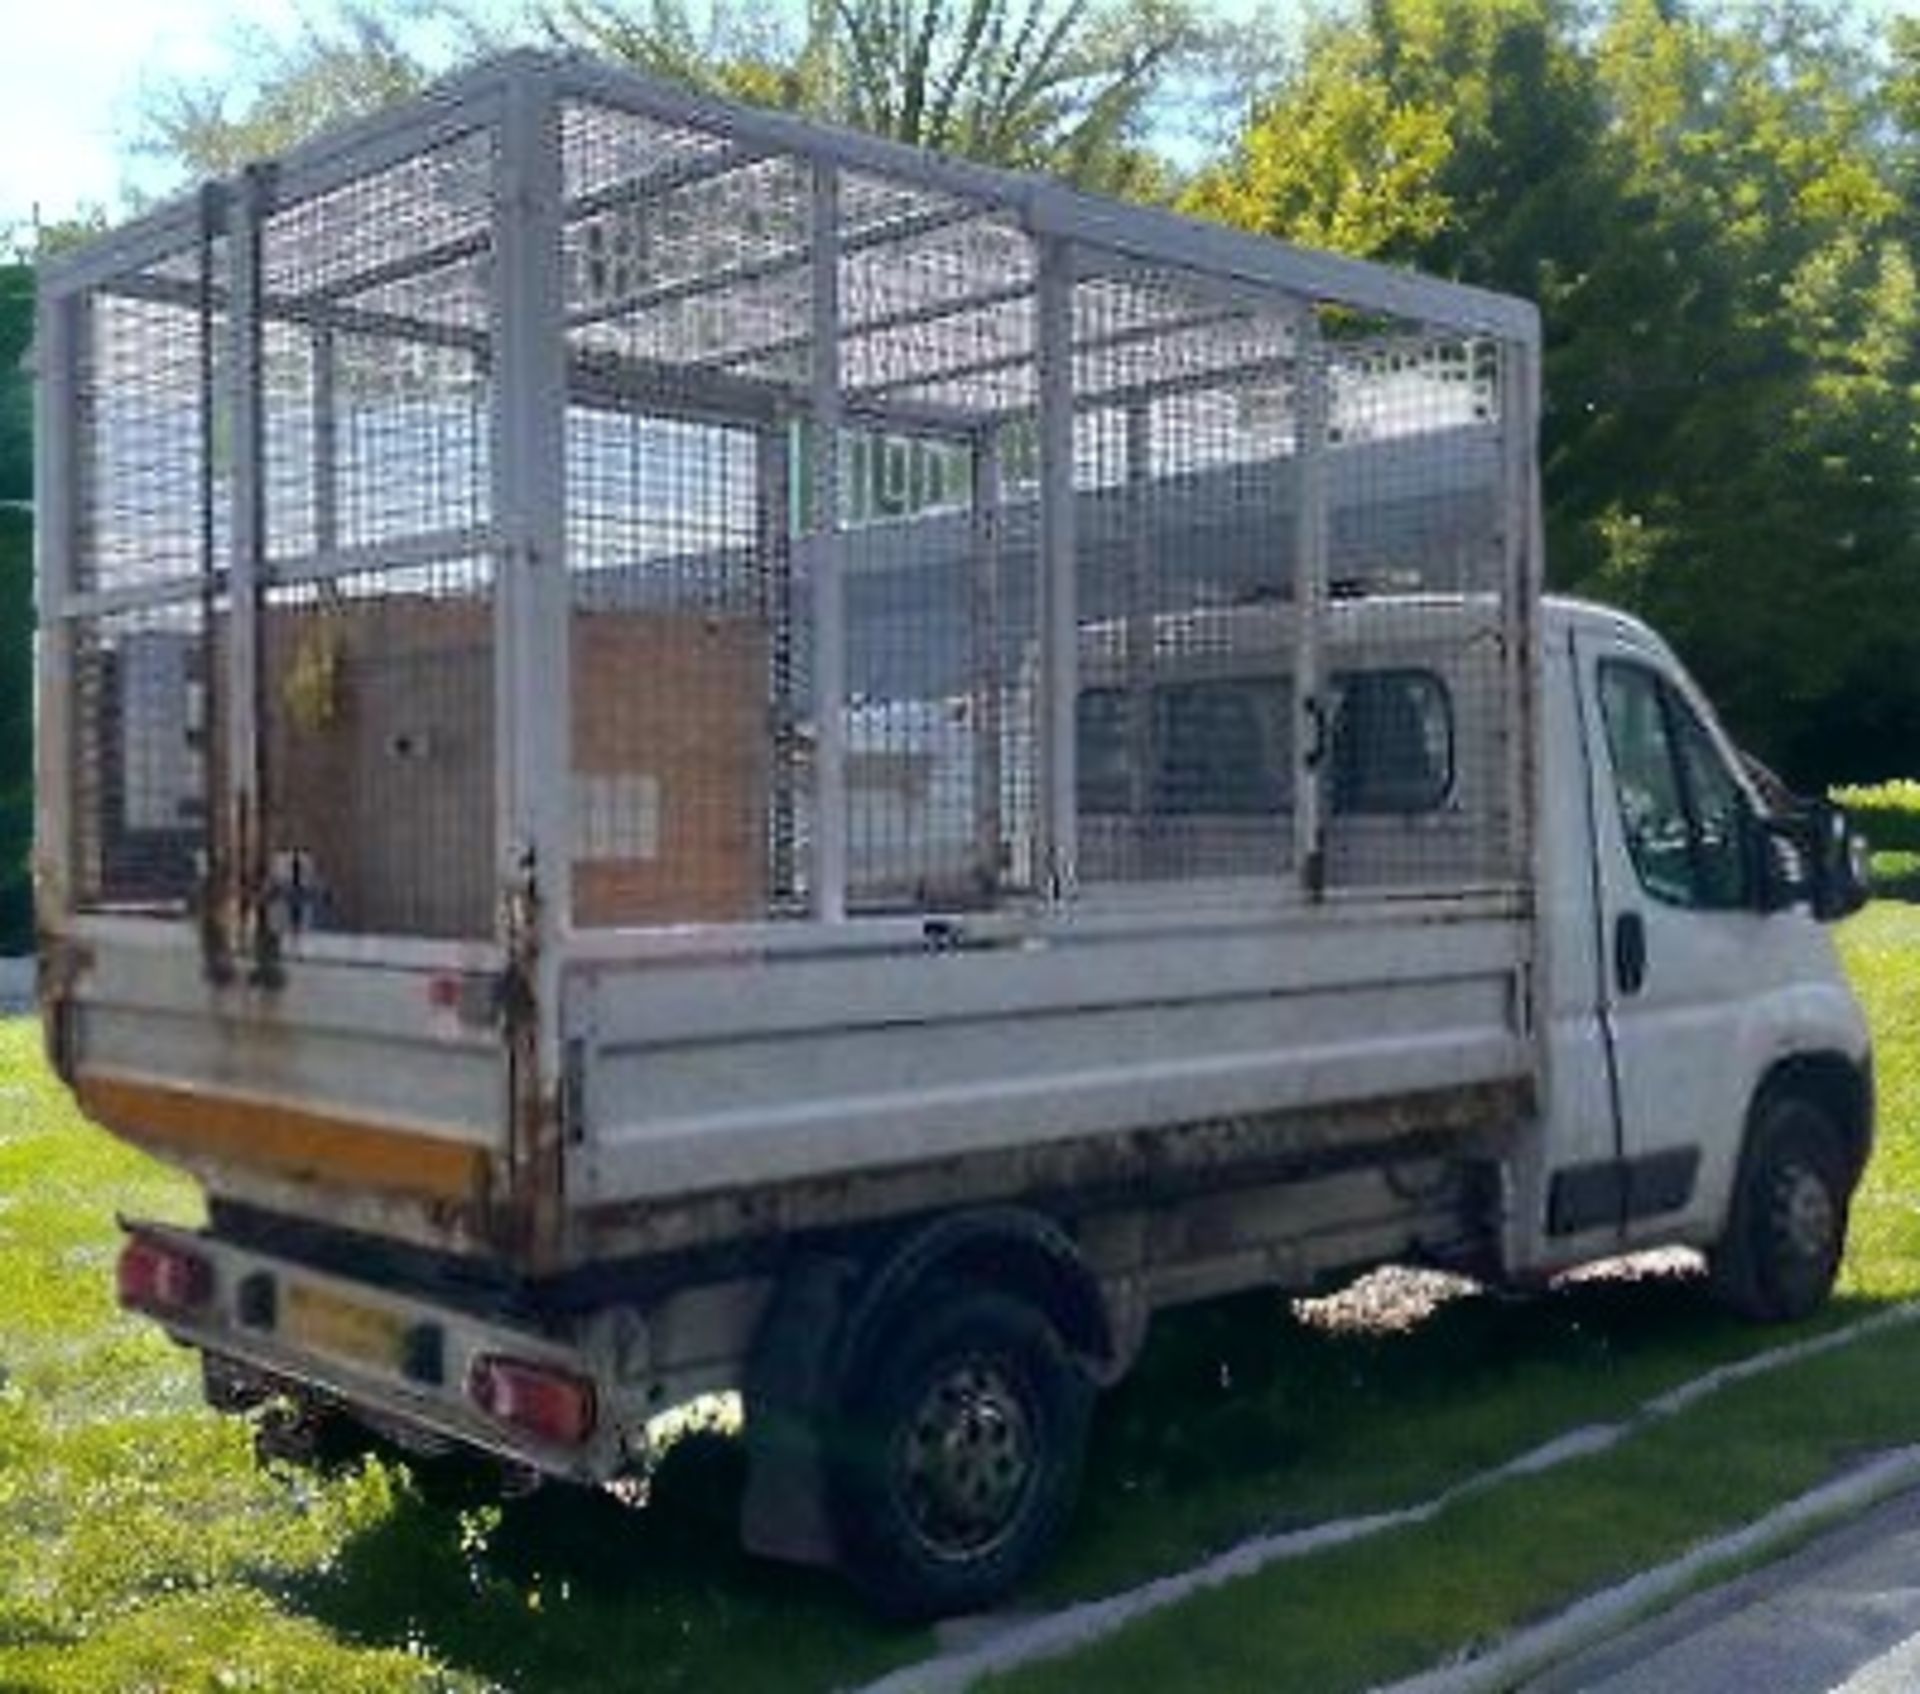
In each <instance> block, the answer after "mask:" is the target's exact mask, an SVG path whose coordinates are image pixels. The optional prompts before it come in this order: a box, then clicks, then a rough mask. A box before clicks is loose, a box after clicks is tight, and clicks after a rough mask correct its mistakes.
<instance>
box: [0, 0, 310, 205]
mask: <svg viewBox="0 0 1920 1694" xmlns="http://www.w3.org/2000/svg"><path fill="white" fill-rule="evenodd" d="M8 10H9V12H10V14H11V15H10V16H9V17H8V19H7V26H6V51H5V53H4V54H0V228H5V227H7V226H17V225H19V224H21V223H25V222H27V221H29V220H30V218H31V216H32V213H33V209H34V207H35V205H36V203H37V204H38V206H39V208H40V213H41V216H42V217H44V218H47V219H50V220H51V219H57V218H61V217H65V216H69V215H71V214H72V213H73V212H74V211H76V210H77V209H79V208H80V207H82V206H85V205H88V204H100V205H105V206H107V207H108V208H109V209H112V210H116V211H117V209H118V208H119V205H120V201H121V188H122V185H123V183H125V182H126V181H127V179H128V175H129V170H128V163H127V160H126V158H125V156H124V154H125V143H126V141H127V139H128V137H129V134H130V132H131V130H132V128H133V127H134V117H135V113H136V110H137V106H138V97H139V89H140V86H141V82H142V79H143V78H145V77H150V76H162V77H171V76H182V75H184V76H205V75H211V74H214V73H216V72H220V71H222V70H223V69H225V68H226V67H227V66H228V64H229V62H230V59H229V55H230V52H231V49H232V45H233V43H232V38H231V26H232V24H233V22H234V21H235V20H248V19H251V20H254V21H257V22H261V23H267V24H272V23H274V22H276V21H278V20H280V19H283V18H285V17H287V16H288V15H289V13H290V12H291V7H290V6H288V5H287V4H286V3H285V0H14V4H13V5H12V6H10V7H9V8H8ZM146 174H147V175H148V176H151V174H152V172H151V167H148V168H147V172H146Z"/></svg>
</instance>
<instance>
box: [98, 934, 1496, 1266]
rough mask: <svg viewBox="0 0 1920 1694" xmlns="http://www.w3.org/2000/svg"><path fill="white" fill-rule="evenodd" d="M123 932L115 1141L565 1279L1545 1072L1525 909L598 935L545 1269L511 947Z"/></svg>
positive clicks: (1260, 1146) (1236, 1153)
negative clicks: (610, 1265)
mask: <svg viewBox="0 0 1920 1694" xmlns="http://www.w3.org/2000/svg"><path fill="white" fill-rule="evenodd" d="M89 934H90V937H91V938H90V939H89V940H88V942H87V943H86V958H87V964H86V967H85V968H84V969H83V970H81V971H80V972H79V974H78V975H77V977H76V978H75V980H74V982H73V984H72V988H71V993H72V999H71V1002H70V1003H69V1009H68V1010H67V1011H66V1012H65V1013H64V1014H63V1015H62V1018H61V1020H60V1027H61V1028H62V1030H63V1031H64V1035H63V1037H62V1039H63V1041H64V1043H65V1046H66V1052H65V1054H64V1056H63V1062H64V1063H65V1064H67V1065H68V1066H69V1067H70V1071H71V1074H72V1075H74V1077H75V1078H76V1080H77V1083H78V1089H79V1093H80V1097H81V1099H82V1102H83V1103H84V1104H85V1106H86V1107H87V1109H88V1110H89V1111H90V1112H91V1113H92V1114H93V1115H95V1116H96V1117H98V1118H99V1119H100V1120H101V1121H103V1122H105V1123H107V1124H108V1125H109V1126H110V1127H112V1128H114V1129H116V1130H118V1131H120V1132H121V1133H124V1134H126V1135H128V1136H129V1137H131V1138H132V1139H135V1140H138V1141H140V1142H142V1143H144V1144H146V1145H148V1146H149V1147H151V1148H152V1149H153V1150H154V1151H156V1152H157V1153H159V1154H160V1155H161V1156H162V1157H166V1158H170V1159H173V1160H176V1161H177V1162H179V1163H181V1164H182V1165H184V1166H186V1167H187V1168H189V1169H191V1170H193V1171H194V1172H195V1174H196V1175H198V1176H199V1178H200V1179H201V1180H202V1181H203V1182H204V1183H205V1184H206V1186H207V1188H208V1189H209V1191H210V1193H211V1194H212V1195H214V1196H215V1197H216V1198H226V1199H232V1200H237V1201H241V1202H244V1203H247V1204H249V1205H252V1206H256V1207H261V1208H264V1209H266V1210H269V1211H274V1212H280V1213H284V1214H287V1215H290V1216H294V1217H301V1218H306V1219H310V1220H312V1221H314V1222H317V1223H323V1224H327V1225H331V1226H335V1227H339V1228H343V1229H355V1230H366V1231H372V1232H374V1233H380V1234H387V1235H393V1236H397V1237H399V1238H402V1239H406V1240H411V1241H413V1242H416V1243H418V1244H421V1245H425V1246H431V1247H435V1248H439V1249H442V1250H445V1251H450V1252H457V1253H469V1254H480V1255H485V1256H500V1257H505V1258H507V1259H510V1260H512V1259H517V1258H521V1257H523V1256H524V1257H525V1259H526V1264H525V1266H524V1268H526V1269H529V1270H537V1271H539V1272H541V1273H560V1272H564V1271H566V1270H569V1269H572V1268H577V1267H578V1266H580V1265H583V1264H588V1263H592V1262H594V1261H597V1260H600V1259H605V1258H608V1257H625V1256H630V1255H642V1254H656V1253H662V1252H673V1251H678V1250H682V1249H686V1248H690V1247H696V1246H712V1245H715V1244H723V1243H738V1242H742V1241H749V1240H754V1239H759V1238H764V1237H767V1236H769V1235H773V1234H776V1233H781V1232H790V1231H795V1230H804V1229H808V1228H820V1227H828V1226H832V1225H837V1224H845V1223H848V1222H854V1221H861V1220H870V1219H874V1218H879V1217H885V1216H889V1215H901V1214H908V1213H913V1212H919V1211H924V1210H927V1209H929V1208H932V1207H935V1206H940V1205H950V1204H954V1203H956V1202H959V1201H962V1200H970V1201H980V1200H988V1199H993V1198H1006V1197H1012V1196H1016V1195H1032V1194H1034V1193H1036V1192H1044V1193H1049V1194H1056V1195H1070V1196H1073V1206H1074V1208H1075V1209H1085V1208H1090V1207H1097V1206H1099V1205H1100V1204H1101V1203H1102V1201H1103V1199H1115V1198H1127V1199H1130V1200H1132V1201H1133V1202H1135V1203H1137V1202H1138V1201H1139V1200H1140V1199H1141V1198H1142V1197H1146V1196H1151V1195H1155V1194H1158V1193H1161V1192H1164V1193H1166V1194H1168V1195H1171V1194H1173V1193H1175V1192H1182V1191H1185V1192H1191V1191H1196V1190H1205V1189H1206V1188H1208V1187H1212V1186H1231V1185H1233V1184H1235V1183H1238V1182H1246V1181H1250V1180H1253V1179H1254V1178H1255V1177H1256V1176H1257V1175H1259V1174H1261V1173H1263V1172H1265V1173H1284V1172H1285V1171H1288V1170H1293V1169H1303V1170H1304V1169H1309V1168H1320V1167H1324V1166H1327V1165H1328V1164H1330V1163H1337V1162H1338V1161H1340V1160H1342V1159H1348V1158H1355V1157H1358V1156H1361V1155H1363V1154H1364V1155H1368V1156H1371V1155H1374V1154H1377V1153H1378V1152H1380V1151H1381V1150H1383V1149H1387V1148H1391V1147H1392V1146H1394V1145H1395V1144H1397V1143H1405V1144H1406V1145H1408V1146H1409V1147H1411V1146H1416V1145H1417V1146H1419V1147H1420V1148H1422V1149H1423V1150H1427V1151H1431V1150H1433V1149H1434V1148H1435V1147H1436V1146H1437V1145H1459V1144H1462V1143H1464V1142H1466V1141H1467V1140H1469V1139H1470V1138H1474V1137H1480V1138H1485V1137H1487V1136H1488V1135H1490V1134H1492V1133H1496V1132H1499V1131H1502V1130H1505V1129H1508V1128H1510V1127H1511V1126H1512V1124H1514V1123H1515V1122H1517V1121H1518V1120H1519V1119H1520V1118H1521V1117H1522V1116H1523V1115H1524V1112H1525V1110H1526V1106H1527V1102H1528V1101H1529V1100H1530V1098H1531V1088H1532V1081H1533V1076H1532V1064H1533V1048H1532V1045H1531V1044H1530V1042H1529V1041H1528V1039H1527V1036H1526V1032H1525V1030H1524V1028H1523V1027H1522V1016H1523V1013H1522V1008H1523V1007H1524V1004H1525V999H1524V994H1523V992H1522V983H1523V980H1524V978H1523V971H1524V966H1525V960H1526V948H1527V934H1528V931H1527V926H1526V925H1525V923H1524V922H1523V920H1522V918H1521V917H1520V916H1519V914H1518V913H1517V912H1516V911H1515V910H1514V909H1513V902H1512V900H1511V899H1510V898H1507V899H1502V898H1499V897H1495V896H1485V897H1479V898H1475V897H1470V896H1461V897H1456V898H1453V899H1449V900H1406V901H1399V902H1377V901H1371V902H1367V903H1366V904H1365V906H1364V907H1362V906H1360V905H1357V904H1356V905H1351V906H1345V907H1343V906H1340V905H1333V906H1329V907H1325V908H1321V909H1318V910H1313V911H1305V910H1302V909H1300V908H1299V907H1297V906H1292V907H1290V906H1288V905H1286V904H1284V903H1280V902H1274V903H1272V904H1270V905H1268V906H1267V907H1266V908H1265V909H1261V908H1259V907H1254V908H1252V909H1249V907H1248V905H1247V903H1246V902H1245V900H1244V899H1242V900H1239V901H1235V900H1230V899H1225V898H1223V899H1222V900H1221V901H1220V902H1219V903H1218V904H1217V905H1216V906H1214V907H1213V908H1212V909H1209V908H1208V907H1207V906H1206V905H1205V904H1197V905H1195V906H1194V907H1192V908H1191V909H1189V910H1188V911H1186V912H1185V913H1183V914H1182V915H1181V916H1179V917H1178V918H1174V917H1171V916H1168V915H1164V914H1163V915H1161V916H1159V917H1157V918H1156V917H1153V916H1151V915H1146V914H1141V913H1128V912H1125V911H1124V910H1116V911H1114V912H1113V913H1111V914H1109V915H1107V916H1106V917H1104V918H1102V917H1099V916H1091V915H1089V914H1086V913H1081V914H1079V915H1078V916H1077V917H1076V920H1075V922H1074V923H1073V924H1071V925H1070V926H1069V925H1064V924H1058V923H1049V922H1047V921H1045V920H1043V919H1039V918H1028V919H1026V920H1024V921H1023V920H1021V919H1020V918H1019V917H1018V916H1017V915H1016V914H1010V913H1000V914H993V915H981V916H978V917H974V918H967V919H955V920H953V921H951V922H949V923H940V924H931V923H928V922H925V921H923V920H919V919H914V920H911V921H908V920H902V921H900V922H898V923H894V922H880V923H877V924H871V925H862V926H859V930H858V931H857V932H853V933H847V932H843V933H841V934H837V935H826V934H823V933H820V932H818V931H814V930H812V929H810V928H807V927H803V928H801V929H798V930H793V929H789V930H786V931H778V930H773V929H769V930H767V931H765V932H763V933H761V934H758V935H756V936H752V937H745V936H743V935H742V934H741V933H740V932H739V931H737V930H731V929H729V930H720V929H713V930H706V931H702V930H698V929H688V930H685V931H681V932H669V933H649V934H641V933H639V932H631V933H629V934H627V935H624V936H615V935H596V936H590V937H580V938H576V941H575V943H574V951H573V952H572V953H571V954H570V956H569V957H568V959H567V960H566V962H565V964H564V965H563V967H562V970H561V981H562V982H563V984H564V986H563V990H562V1007H563V1013H562V1040H563V1050H564V1051H563V1062H562V1067H561V1069H562V1075H563V1076H564V1078H565V1084H564V1087H563V1091H562V1096H561V1098H560V1099H559V1100H558V1101H557V1102H555V1104H554V1114H555V1117H556V1119H557V1125H556V1128H557V1136H556V1139H557V1141H558V1143H559V1146H558V1152H557V1173H558V1184H559V1193H558V1195H557V1196H543V1197H542V1198H545V1199H548V1200H550V1201H552V1205H551V1207H550V1208H548V1209H549V1210H550V1214H551V1221H552V1227H551V1229H550V1231H549V1232H548V1234H547V1235H546V1237H545V1238H544V1239H543V1240H541V1241H538V1242H535V1241H531V1240H529V1239H527V1238H526V1236H525V1234H524V1231H523V1230H521V1229H520V1228H519V1227H518V1220H519V1218H520V1211H519V1210H518V1209H517V1208H524V1206H525V1205H526V1204H527V1203H528V1202H530V1201H531V1200H532V1199H534V1198H535V1196H533V1195H531V1194H529V1193H528V1192H527V1189H528V1185H529V1184H536V1185H538V1184H544V1183H547V1182H550V1181H551V1180H552V1179H553V1173H554V1171H555V1168H556V1165H555V1163H554V1162H547V1163H542V1162H541V1161H539V1160H537V1159H534V1158H529V1157H526V1156H525V1154H526V1150H525V1149H519V1150H516V1149H515V1148H513V1147H512V1146H511V1145H510V1136H509V1131H508V1128H507V1125H508V1122H509V1119H510V1116H511V1114H510V1112H509V1109H508V1089H509V1081H508V1077H509V1057H508V1053H507V1050H506V1048H505V1047H504V1046H503V1042H502V1037H501V1032H500V1030H499V1029H498V1028H497V1027H496V1026H495V1023H494V1021H493V1012H492V1009H491V1006H490V998H491V997H490V995H489V994H488V991H487V986H486V985H487V984H488V983H489V982H490V981H491V978H490V976H489V974H488V971H487V965H488V963H489V961H488V960H487V959H486V957H485V955H484V952H483V951H482V950H479V949H474V950H469V951H468V952H467V953H466V954H465V955H464V956H462V955H460V954H458V953H457V952H444V951H443V952H440V953H438V955H437V956H435V955H433V954H432V953H431V952H427V951H423V954H422V956H421V957H420V958H419V959H418V960H416V961H415V962H414V963H413V964H412V965H411V966H403V965H401V964H400V963H399V962H398V961H390V962H389V963H387V964H384V965H378V966H376V965H370V964H364V963H352V962H348V961H344V960H338V959H335V960H328V959H325V958H321V957H308V956H295V957H293V958H291V959H290V960H289V961H288V965H287V969H286V977H287V980H286V985H285V986H284V987H283V988H281V989H279V990H276V991H275V992H273V993H271V994H266V993H261V992H259V991H254V990H249V989H248V988H246V987H245V986H244V985H238V986H229V987H226V988H219V987H215V986H213V985H211V984H209V983H208V982H207V981H206V979H205V977H204V974H203V973H202V971H201V968H200V961H199V958H198V955H197V953H196V952H195V951H194V949H193V947H192V945H191V941H190V938H187V937H179V938H176V941H175V944H173V945H167V944H165V943H164V942H163V941H160V940H158V939H156V937H155V936H154V934H153V932H152V929H151V926H122V927H121V928H119V929H116V928H115V927H114V926H113V925H111V924H97V925H93V926H90V928H89ZM462 966H464V967H465V968H464V969H463V968H461V967H462ZM463 996H464V997H465V998H466V999H467V1000H468V1001H469V1002H477V1004H471V1003H470V1004H468V1005H467V1006H465V1007H464V1008H463V1006H462V1005H461V1004H460V1000H461V998H462V997H463ZM482 1005H485V1006H487V1010H486V1012H485V1013H484V1014H482V1012H481V1010H480V1007H481V1006H482Z"/></svg>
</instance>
